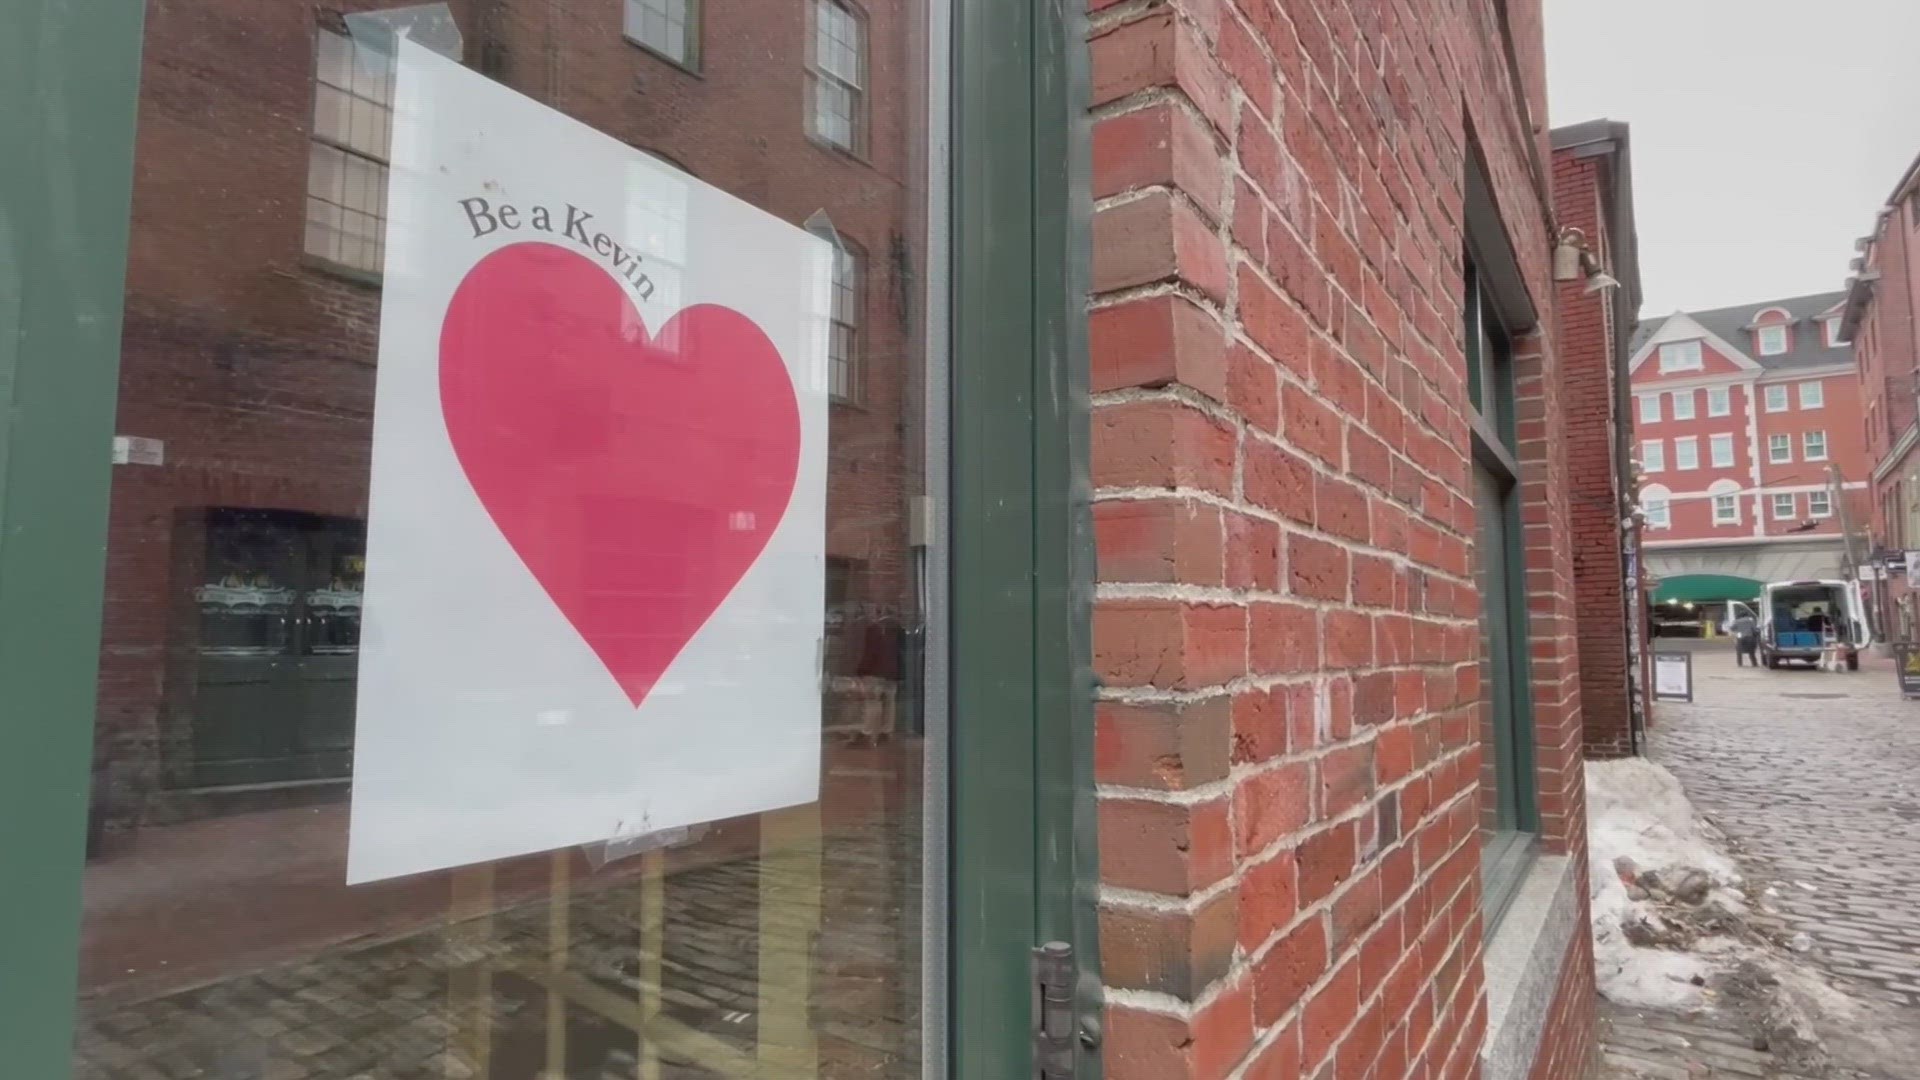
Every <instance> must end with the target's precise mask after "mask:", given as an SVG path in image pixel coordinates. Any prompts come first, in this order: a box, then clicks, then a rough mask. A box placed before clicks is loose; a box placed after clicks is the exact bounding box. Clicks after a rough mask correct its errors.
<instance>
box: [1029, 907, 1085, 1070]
mask: <svg viewBox="0 0 1920 1080" xmlns="http://www.w3.org/2000/svg"><path fill="white" fill-rule="evenodd" d="M1078 974H1079V973H1078V972H1077V971H1076V970H1075V966H1074V962H1073V946H1071V945H1069V944H1067V943H1066V942H1064V941H1049V942H1047V943H1046V944H1045V945H1042V946H1040V947H1039V948H1037V949H1035V950H1033V1075H1034V1076H1036V1077H1038V1078H1039V1080H1073V1072H1074V1059H1075V1054H1076V1044H1077V1043H1078V1041H1079V1040H1078V1038H1077V1037H1076V1032H1075V1028H1076V1026H1077V1025H1076V1023H1075V1020H1074V1007H1073V987H1074V983H1075V982H1076V981H1077V978H1078Z"/></svg>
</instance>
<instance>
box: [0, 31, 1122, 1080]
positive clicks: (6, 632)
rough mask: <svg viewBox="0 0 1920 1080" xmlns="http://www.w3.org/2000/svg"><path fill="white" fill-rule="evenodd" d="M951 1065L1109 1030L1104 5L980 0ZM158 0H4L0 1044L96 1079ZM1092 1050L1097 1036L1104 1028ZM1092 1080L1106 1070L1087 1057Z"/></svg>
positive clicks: (988, 1064)
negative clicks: (120, 551) (91, 915)
mask: <svg viewBox="0 0 1920 1080" xmlns="http://www.w3.org/2000/svg"><path fill="white" fill-rule="evenodd" d="M952 5H953V16H954V22H953V45H954V49H953V56H952V71H953V85H952V95H953V96H952V100H953V106H954V108H953V152H952V163H953V165H952V175H951V181H952V199H953V201H952V219H951V236H952V256H953V262H952V282H953V287H952V296H951V300H952V319H951V325H952V326H953V328H954V330H953V334H952V341H951V356H952V370H953V371H954V373H955V376H954V379H953V386H952V403H953V408H952V417H951V421H952V433H953V440H952V446H953V473H952V478H951V479H952V485H951V491H952V516H951V537H952V563H951V565H952V568H953V580H954V582H955V583H956V585H957V586H958V587H955V588H953V589H952V590H951V594H952V597H953V604H952V615H951V618H952V627H951V630H952V646H953V671H954V673H955V674H954V677H953V678H952V680H951V685H952V687H953V691H952V700H951V703H950V704H951V715H952V717H953V721H952V723H951V731H952V748H951V762H952V776H951V778H950V791H951V795H952V803H951V811H950V815H951V818H950V822H949V829H950V831H949V835H950V837H951V867H950V868H951V872H952V873H951V888H950V895H951V912H952V915H951V923H950V935H949V956H950V958H951V966H950V982H949V988H948V993H949V995H950V997H949V1017H950V1021H949V1023H950V1026H949V1031H948V1036H949V1037H948V1040H947V1042H948V1045H949V1047H950V1048H951V1055H950V1059H951V1069H950V1074H951V1075H952V1076H954V1077H961V1078H973V1077H979V1078H993V1080H1000V1078H1005V1077H1014V1076H1020V1075H1024V1074H1027V1073H1028V1072H1029V1071H1030V1070H1031V1060H1030V1054H1031V1048H1032V1046H1031V1037H1030V1028H1031V1017H1030V986H1031V981H1032V975H1031V971H1030V969H1029V966H1028V955H1029V952H1030V950H1031V948H1032V947H1033V946H1034V945H1036V944H1039V943H1041V942H1043V941H1050V940H1064V941H1068V942H1071V943H1073V944H1074V945H1075V946H1076V949H1077V952H1078V954H1079V959H1080V963H1081V998H1082V1002H1081V1003H1082V1006H1083V1007H1082V1016H1083V1024H1084V1027H1085V1030H1086V1032H1087V1033H1088V1035H1089V1036H1092V1035H1094V1034H1095V1033H1097V1025H1098V1018H1099V1001H1098V988H1099V978H1098V967H1097V956H1098V944H1097V938H1096V935H1095V925H1096V923H1095V910H1094V894H1095V890H1096V889H1097V868H1096V866H1095V865H1094V861H1093V860H1094V853H1095V850H1096V848H1095V842H1094V831H1093V829H1094V819H1093V799H1092V789H1093V781H1092V758H1093V754H1092V731H1093V724H1092V718H1091V710H1092V706H1091V702H1092V694H1091V674H1090V672H1091V664H1090V644H1089V641H1090V630H1089V618H1090V611H1091V591H1092V580H1093V574H1092V566H1093V561H1092V559H1093V557H1092V542H1091V526H1090V519H1089V516H1088V503H1089V498H1088V485H1089V477H1088V469H1087V440H1088V434H1087V407H1086V406H1087V389H1086V363H1085V355H1086V349H1085V341H1084V334H1085V316H1084V312H1083V308H1082V304H1081V298H1082V297H1084V296H1085V295H1086V287H1085V286H1086V252H1087V250H1088V222H1089V220H1090V217H1091V206H1090V197H1089V194H1088V191H1089V189H1088V184H1087V176H1088V165H1087V156H1088V154H1087V146H1088V139H1087V130H1086V123H1085V108H1086V105H1085V103H1086V101H1087V93H1086V73H1085V60H1084V53H1085V49H1084V45H1083V42H1084V40H1085V36H1084V30H1085V27H1084V19H1083V16H1082V15H1081V13H1080V10H1079V9H1078V8H1075V7H1073V6H1072V5H1056V4H1032V3H1030V0H952ZM142 24H143V6H142V5H140V4H104V3H97V2H89V0H21V2H19V3H14V4H9V5H6V6H5V7H4V8H3V9H0V146H4V147H5V148H6V152H5V153H4V154H0V868H4V874H0V972H5V973H6V977H5V978H0V1046H4V1047H6V1048H7V1062H8V1066H9V1069H10V1070H11V1071H12V1072H16V1073H17V1074H18V1075H21V1076H35V1077H41V1076H45V1077H57V1076H64V1075H67V1073H68V1071H69V1070H70V1068H71V1055H72V1027H73V1020H74V1010H75V992H76V971H77V965H76V960H77V956H78V945H79V923H80V910H81V908H80V883H81V873H82V869H83V860H84V850H85V842H84V838H85V834H86V827H87V811H88V799H87V793H88V781H89V771H90V766H91V761H92V756H93V747H92V733H93V720H94V709H95V690H96V678H97V673H98V650H99V642H100V629H101V613H102V603H103V597H102V581H103V571H104V567H105V556H106V551H105V546H106V543H105V541H106V535H107V510H108V503H109V494H110V484H111V465H110V461H109V454H108V448H109V446H110V442H111V439H112V435H113V424H114V415H115V409H116V397H117V388H118V368H119V358H120V328H121V316H122V310H121V307H122V290H123V284H124V278H125V267H126V250H127V228H128V211H129V205H130V201H131V189H132V174H133V154H134V129H135V113H136V105H137V99H138V86H139V69H140V49H141V42H142ZM1092 1041H1093V1040H1092V1039H1091V1038H1090V1039H1089V1040H1088V1043H1089V1044H1090V1043H1091V1042H1092ZM1082 1056H1083V1059H1084V1060H1083V1066H1084V1069H1083V1072H1082V1073H1081V1075H1082V1076H1097V1074H1098V1065H1099V1063H1098V1053H1097V1051H1095V1050H1092V1049H1090V1048H1088V1049H1084V1050H1083V1052H1082Z"/></svg>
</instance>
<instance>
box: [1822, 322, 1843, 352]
mask: <svg viewBox="0 0 1920 1080" xmlns="http://www.w3.org/2000/svg"><path fill="white" fill-rule="evenodd" d="M1820 324H1821V326H1823V327H1825V330H1824V331H1823V332H1824V333H1825V334H1826V336H1827V348H1829V349H1838V348H1840V347H1841V346H1843V345H1845V344H1846V342H1844V341H1841V340H1840V316H1838V315H1835V316H1832V317H1831V318H1827V319H1822V320H1821V321H1820Z"/></svg>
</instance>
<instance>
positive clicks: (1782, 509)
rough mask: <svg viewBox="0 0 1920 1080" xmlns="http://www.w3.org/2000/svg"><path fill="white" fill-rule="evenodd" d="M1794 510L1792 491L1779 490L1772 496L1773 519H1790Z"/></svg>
mask: <svg viewBox="0 0 1920 1080" xmlns="http://www.w3.org/2000/svg"><path fill="white" fill-rule="evenodd" d="M1793 510H1794V495H1793V492H1791V491H1787V492H1781V493H1780V494H1777V495H1775V496H1774V497H1773V520H1775V521H1792V520H1793Z"/></svg>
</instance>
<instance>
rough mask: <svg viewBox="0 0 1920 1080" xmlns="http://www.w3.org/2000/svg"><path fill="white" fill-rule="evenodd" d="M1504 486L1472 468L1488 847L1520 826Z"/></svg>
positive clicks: (1484, 824)
mask: <svg viewBox="0 0 1920 1080" xmlns="http://www.w3.org/2000/svg"><path fill="white" fill-rule="evenodd" d="M1507 514H1508V489H1507V486H1506V484H1505V482H1504V481H1503V480H1501V479H1500V478H1498V477H1496V476H1495V475H1494V474H1493V473H1491V472H1490V471H1488V470H1487V469H1486V468H1484V467H1479V468H1476V469H1475V470H1474V518H1475V522H1476V528H1475V533H1474V541H1475V548H1474V552H1475V564H1474V580H1475V582H1476V584H1477V585H1478V586H1479V590H1480V679H1481V687H1482V691H1483V692H1482V694H1481V706H1480V746H1481V758H1480V784H1481V796H1480V797H1481V803H1480V828H1481V832H1482V833H1483V834H1484V835H1485V836H1486V838H1487V839H1488V841H1489V842H1488V843H1487V844H1486V849H1487V850H1488V851H1489V852H1492V851H1494V850H1496V849H1498V848H1499V847H1500V845H1498V844H1496V843H1493V842H1492V841H1493V839H1494V838H1495V837H1497V836H1498V835H1499V834H1502V833H1510V832H1513V831H1515V830H1517V829H1518V828H1519V820H1520V819H1519V810H1518V805H1517V792H1516V790H1515V786H1514V776H1513V756H1512V755H1513V750H1514V747H1513V730H1512V728H1513V723H1514V711H1515V701H1514V691H1515V687H1514V672H1513V665H1512V658H1513V653H1512V638H1511V636H1510V635H1511V633H1512V629H1513V628H1512V626H1511V625H1510V621H1509V619H1508V610H1507V598H1508V596H1509V592H1508V582H1509V572H1508V554H1507Z"/></svg>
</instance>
